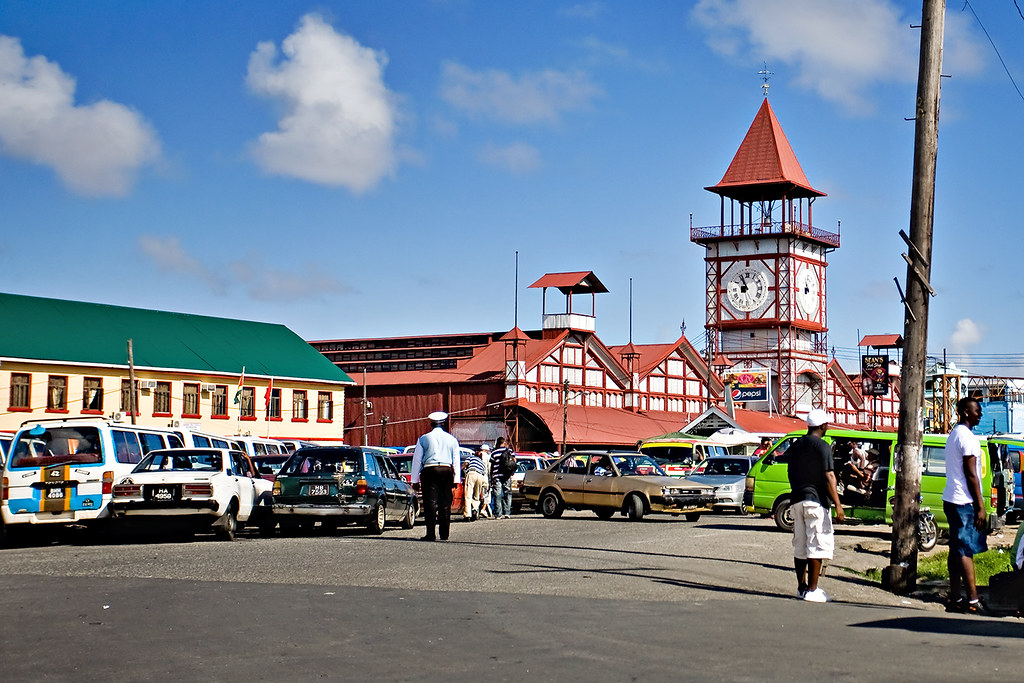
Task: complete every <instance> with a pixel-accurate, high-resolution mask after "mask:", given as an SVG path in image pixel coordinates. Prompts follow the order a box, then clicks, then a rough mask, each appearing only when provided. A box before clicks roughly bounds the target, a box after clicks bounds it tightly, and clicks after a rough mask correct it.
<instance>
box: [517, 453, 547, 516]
mask: <svg viewBox="0 0 1024 683" xmlns="http://www.w3.org/2000/svg"><path fill="white" fill-rule="evenodd" d="M516 463H517V467H516V471H515V474H513V475H512V512H514V513H515V512H519V511H520V510H522V509H523V506H524V505H528V506H529V507H531V508H532V507H534V505H533V504H532V503H530V502H529V501H527V500H526V496H525V495H523V478H524V477H526V473H527V472H529V471H530V470H542V469H544V468H546V467H548V466H549V465H550V464H551V461H550V460H548V459H547V458H545V457H544V456H543V455H541V454H539V453H516Z"/></svg>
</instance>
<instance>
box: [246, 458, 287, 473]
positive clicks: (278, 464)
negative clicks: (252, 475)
mask: <svg viewBox="0 0 1024 683" xmlns="http://www.w3.org/2000/svg"><path fill="white" fill-rule="evenodd" d="M286 462H288V456H287V455H262V456H257V457H255V458H253V459H252V464H253V465H255V466H256V469H257V470H262V469H263V468H264V467H267V468H269V469H270V471H271V472H273V473H274V474H277V473H278V472H280V471H281V468H282V467H284V464H285V463H286Z"/></svg>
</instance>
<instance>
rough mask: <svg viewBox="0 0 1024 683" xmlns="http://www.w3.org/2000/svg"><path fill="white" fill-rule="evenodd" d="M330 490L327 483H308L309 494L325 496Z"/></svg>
mask: <svg viewBox="0 0 1024 683" xmlns="http://www.w3.org/2000/svg"><path fill="white" fill-rule="evenodd" d="M330 492H331V489H330V487H329V486H328V485H327V484H310V485H309V495H311V496H326V495H327V494H328V493H330Z"/></svg>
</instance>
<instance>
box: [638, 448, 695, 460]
mask: <svg viewBox="0 0 1024 683" xmlns="http://www.w3.org/2000/svg"><path fill="white" fill-rule="evenodd" d="M640 450H641V451H643V452H644V454H645V455H649V456H651V457H653V458H657V460H658V462H660V463H662V464H667V465H691V464H693V444H680V445H678V446H641V447H640Z"/></svg>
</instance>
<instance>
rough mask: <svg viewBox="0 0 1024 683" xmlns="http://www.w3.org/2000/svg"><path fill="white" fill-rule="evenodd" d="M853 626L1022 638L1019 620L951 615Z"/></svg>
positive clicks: (885, 620)
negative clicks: (953, 616)
mask: <svg viewBox="0 0 1024 683" xmlns="http://www.w3.org/2000/svg"><path fill="white" fill-rule="evenodd" d="M850 626H852V627H854V628H885V629H898V630H901V631H911V632H913V633H945V634H949V635H954V636H982V637H985V638H1024V627H1022V626H1021V622H1020V621H1016V620H1015V621H1012V622H1008V621H993V620H991V619H982V618H971V619H962V618H961V619H957V618H952V617H928V616H913V617H894V618H892V619H882V620H879V621H865V622H861V623H859V624H850Z"/></svg>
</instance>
